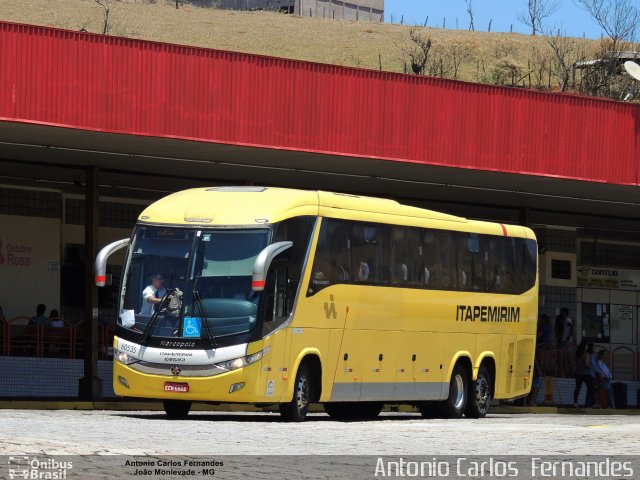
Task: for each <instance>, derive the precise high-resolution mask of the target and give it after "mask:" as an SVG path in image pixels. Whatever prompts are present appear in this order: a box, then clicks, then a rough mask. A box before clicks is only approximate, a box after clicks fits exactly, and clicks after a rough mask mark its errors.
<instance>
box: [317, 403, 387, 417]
mask: <svg viewBox="0 0 640 480" xmlns="http://www.w3.org/2000/svg"><path fill="white" fill-rule="evenodd" d="M324 411H325V412H327V415H329V416H330V417H331V418H333V419H334V420H373V419H374V418H376V417H377V416H378V415H380V412H381V411H382V403H379V402H332V403H325V404H324Z"/></svg>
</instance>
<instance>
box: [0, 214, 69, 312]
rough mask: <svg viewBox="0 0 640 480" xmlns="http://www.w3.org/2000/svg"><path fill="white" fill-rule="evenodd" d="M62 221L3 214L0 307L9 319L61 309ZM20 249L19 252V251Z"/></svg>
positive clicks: (0, 254)
mask: <svg viewBox="0 0 640 480" xmlns="http://www.w3.org/2000/svg"><path fill="white" fill-rule="evenodd" d="M60 228H61V223H60V220H59V219H52V218H40V217H19V216H15V215H0V242H1V243H2V245H1V246H0V305H2V307H3V308H4V315H5V317H6V318H7V319H11V318H13V317H16V316H19V315H26V316H29V317H31V316H33V315H35V310H36V305H38V304H39V303H44V304H45V305H46V306H47V315H48V314H49V312H50V311H51V309H52V308H56V309H58V310H59V309H60V305H59V303H60ZM16 250H17V251H16Z"/></svg>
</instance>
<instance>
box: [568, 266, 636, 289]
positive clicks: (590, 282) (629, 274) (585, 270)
mask: <svg viewBox="0 0 640 480" xmlns="http://www.w3.org/2000/svg"><path fill="white" fill-rule="evenodd" d="M577 273H578V275H577V277H578V278H577V280H578V287H585V288H606V289H610V290H640V270H624V269H620V268H602V267H578V269H577Z"/></svg>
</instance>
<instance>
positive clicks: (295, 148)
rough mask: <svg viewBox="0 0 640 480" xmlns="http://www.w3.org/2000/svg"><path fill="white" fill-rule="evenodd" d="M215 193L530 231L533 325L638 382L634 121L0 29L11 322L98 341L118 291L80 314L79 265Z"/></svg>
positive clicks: (469, 93)
mask: <svg viewBox="0 0 640 480" xmlns="http://www.w3.org/2000/svg"><path fill="white" fill-rule="evenodd" d="M227 184H240V185H272V186H284V187H293V188H304V189H322V190H331V191H338V192H348V193H351V194H362V195H371V196H382V197H389V198H393V199H395V200H397V201H399V202H402V203H406V204H411V205H416V206H420V207H424V208H430V209H433V210H438V211H443V212H447V213H452V214H456V215H462V216H466V217H470V218H476V219H486V220H491V221H498V222H502V223H519V224H523V225H527V226H530V227H532V228H533V229H534V230H535V232H536V234H537V236H538V242H539V253H540V257H539V258H540V314H541V315H543V314H545V315H547V316H548V317H549V318H550V321H551V323H552V324H553V322H554V319H555V317H556V315H557V314H558V313H559V311H560V309H561V308H562V307H567V308H568V309H569V312H570V316H571V317H572V318H573V319H574V322H575V326H576V341H580V340H581V339H585V338H586V339H590V340H592V341H594V342H596V343H597V344H598V345H599V346H602V347H605V348H607V349H608V350H609V352H610V354H611V355H610V362H611V363H612V367H613V372H614V376H615V378H616V379H618V380H627V381H637V380H638V379H639V375H640V356H639V354H638V351H639V349H638V344H639V342H640V330H639V326H640V325H639V320H638V319H639V317H640V314H639V311H640V107H639V106H638V105H636V104H628V103H621V102H614V101H610V100H605V99H599V98H587V97H581V96H575V95H567V94H556V93H542V92H537V91H530V90H524V89H514V88H503V87H495V86H488V85H479V84H472V83H465V82H460V81H453V80H445V79H436V78H427V77H418V76H413V75H403V74H396V73H389V72H379V71H370V70H363V69H354V68H347V67H340V66H334V65H322V64H316V63H310V62H304V61H296V60H287V59H281V58H271V57H264V56H259V55H250V54H243V53H235V52H226V51H217V50H208V49H202V48H196V47H187V46H180V45H170V44H163V43H156V42H148V41H140V40H131V39H124V38H115V37H108V36H101V35H94V34H89V33H79V32H71V31H64V30H58V29H52V28H45V27H36V26H30V25H21V24H13V23H5V22H0V285H1V286H2V289H1V290H0V306H2V307H3V311H4V316H5V317H6V318H7V319H8V320H9V321H12V320H13V319H16V318H18V317H30V316H32V315H34V314H35V307H36V305H37V304H38V303H44V304H46V305H47V308H48V309H51V308H56V309H58V310H59V311H60V313H61V315H62V316H63V317H64V318H65V320H67V321H69V322H70V323H71V324H76V323H80V322H85V324H87V323H91V318H92V317H93V316H96V315H97V319H98V321H99V322H100V323H102V324H104V325H108V323H109V322H110V321H112V319H113V318H115V314H114V306H115V296H116V293H115V287H111V288H107V289H104V290H102V291H101V292H100V295H99V297H98V298H96V295H97V293H96V292H95V291H94V289H93V287H91V285H92V282H91V279H92V277H91V275H92V270H91V265H89V268H85V267H86V266H87V262H90V263H91V262H92V259H93V258H94V257H95V253H96V249H97V248H98V246H102V245H104V244H105V243H107V242H110V241H113V240H116V239H119V238H124V237H127V236H129V234H130V231H131V228H132V226H133V224H134V222H135V219H136V218H137V215H138V214H139V212H140V211H141V210H142V209H143V208H144V206H145V205H147V204H149V203H150V202H152V201H154V200H155V199H158V198H160V197H162V196H164V195H167V194H169V193H171V192H174V191H177V190H181V189H184V188H189V187H194V186H205V185H208V186H215V185H227ZM119 261H121V258H120V257H114V259H113V262H114V263H113V265H110V266H109V273H110V274H111V275H112V276H113V281H114V283H116V284H117V283H118V276H119V265H118V262H119ZM23 320H24V319H23ZM90 333H91V332H90ZM91 335H93V333H91ZM106 343H108V341H107V342H106ZM2 353H3V355H5V356H6V355H11V352H10V351H8V350H7V345H6V342H5V344H4V345H3V352H2ZM556 368H562V366H560V367H556ZM561 374H562V372H560V373H558V375H561ZM564 374H567V372H564ZM570 374H571V373H568V375H570ZM634 395H635V391H634ZM0 396H2V395H1V393H0Z"/></svg>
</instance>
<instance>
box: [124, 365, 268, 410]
mask: <svg viewBox="0 0 640 480" xmlns="http://www.w3.org/2000/svg"><path fill="white" fill-rule="evenodd" d="M259 365H260V362H258V363H257V364H254V365H249V366H247V367H243V368H239V369H237V370H233V371H230V372H227V373H222V374H220V375H215V376H212V377H187V376H180V375H151V374H147V373H142V372H139V371H137V370H134V369H133V368H131V367H129V366H127V365H124V364H122V363H120V362H119V361H117V360H115V361H114V362H113V390H114V391H115V393H116V395H118V396H121V397H140V398H155V399H171V400H196V401H206V402H223V403H227V402H229V403H234V402H242V403H253V402H255V401H256V397H257V380H258V378H259V377H260V375H259V371H258V369H259V368H260V366H259Z"/></svg>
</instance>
